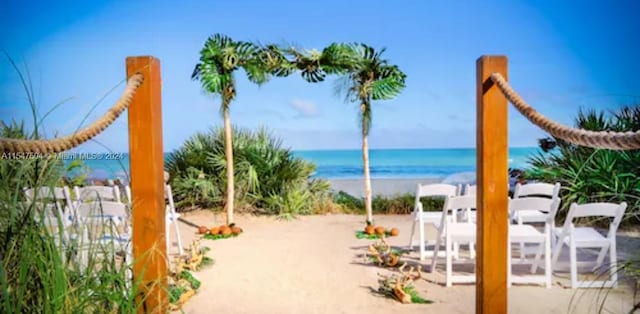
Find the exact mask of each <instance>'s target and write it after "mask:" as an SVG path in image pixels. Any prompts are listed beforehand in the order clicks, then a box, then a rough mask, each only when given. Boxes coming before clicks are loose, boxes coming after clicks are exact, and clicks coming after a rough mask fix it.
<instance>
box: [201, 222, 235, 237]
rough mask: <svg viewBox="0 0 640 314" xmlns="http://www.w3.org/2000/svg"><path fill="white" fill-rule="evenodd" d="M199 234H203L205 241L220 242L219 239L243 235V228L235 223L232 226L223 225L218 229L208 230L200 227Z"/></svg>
mask: <svg viewBox="0 0 640 314" xmlns="http://www.w3.org/2000/svg"><path fill="white" fill-rule="evenodd" d="M198 233H200V234H202V235H203V238H204V239H208V240H219V239H227V238H231V237H237V236H238V235H239V234H241V233H242V228H240V227H238V226H236V225H235V224H233V223H232V224H230V225H221V226H218V227H211V228H207V227H206V226H200V227H199V228H198Z"/></svg>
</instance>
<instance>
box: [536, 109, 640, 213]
mask: <svg viewBox="0 0 640 314" xmlns="http://www.w3.org/2000/svg"><path fill="white" fill-rule="evenodd" d="M575 125H576V127H578V128H582V129H586V130H592V131H617V132H624V131H637V130H640V107H638V106H636V107H623V108H620V109H618V110H617V111H613V112H610V114H608V115H607V114H605V112H602V111H601V112H595V111H589V112H583V111H580V112H579V113H578V116H577V118H576V121H575ZM543 142H544V147H541V148H543V151H542V152H539V153H538V154H537V155H535V156H533V157H531V158H530V159H529V163H530V164H531V168H530V169H528V170H527V172H526V173H525V176H526V178H527V179H534V180H541V181H545V182H560V184H562V190H561V191H560V195H561V198H562V205H561V211H560V214H559V218H563V217H564V216H566V212H567V210H568V208H569V206H570V205H571V203H573V202H577V203H586V202H616V203H618V202H623V201H624V202H627V204H628V207H627V211H626V214H625V220H624V221H623V223H624V224H637V223H638V222H640V216H638V214H639V213H640V176H639V175H638V174H640V150H627V151H614V150H606V149H593V148H587V147H581V146H577V145H573V144H570V143H567V142H565V141H563V140H560V139H557V138H555V139H549V138H548V139H544V141H541V145H542V144H543ZM545 150H546V152H545Z"/></svg>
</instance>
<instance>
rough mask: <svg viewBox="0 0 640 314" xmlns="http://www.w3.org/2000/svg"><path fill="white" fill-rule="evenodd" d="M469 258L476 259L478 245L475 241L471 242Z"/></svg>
mask: <svg viewBox="0 0 640 314" xmlns="http://www.w3.org/2000/svg"><path fill="white" fill-rule="evenodd" d="M469 256H470V257H471V259H474V258H476V243H475V242H473V241H471V242H469Z"/></svg>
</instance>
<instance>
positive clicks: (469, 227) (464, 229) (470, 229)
mask: <svg viewBox="0 0 640 314" xmlns="http://www.w3.org/2000/svg"><path fill="white" fill-rule="evenodd" d="M447 229H448V232H449V233H450V234H451V238H452V239H455V240H461V241H464V240H468V241H473V240H475V239H476V224H473V223H452V224H448V225H447Z"/></svg>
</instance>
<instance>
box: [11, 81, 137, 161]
mask: <svg viewBox="0 0 640 314" xmlns="http://www.w3.org/2000/svg"><path fill="white" fill-rule="evenodd" d="M143 80H144V77H143V76H142V74H139V73H138V74H134V75H133V76H131V78H129V81H128V82H127V86H126V88H125V90H124V93H122V96H120V99H118V101H117V102H116V103H115V104H114V105H113V107H111V108H110V109H109V111H107V112H106V113H105V114H104V115H103V116H102V117H100V118H99V119H97V120H96V121H94V122H93V123H92V124H91V125H89V126H87V127H86V128H84V129H82V130H80V131H78V132H76V133H74V134H72V135H69V136H65V137H60V138H55V139H49V140H20V139H9V138H0V151H2V152H4V153H37V154H40V153H41V154H45V153H48V154H53V153H60V152H62V151H66V150H69V149H72V148H74V147H76V146H78V145H80V144H82V143H84V142H86V141H88V140H90V139H92V138H94V137H95V136H96V135H98V134H100V132H102V131H104V130H105V129H106V128H107V127H109V126H110V125H111V124H112V123H113V121H115V120H116V119H117V118H118V117H119V116H120V114H122V112H124V110H125V109H127V108H128V107H129V104H131V99H133V95H134V94H135V93H136V90H137V89H138V87H140V85H141V84H142V82H143Z"/></svg>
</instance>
